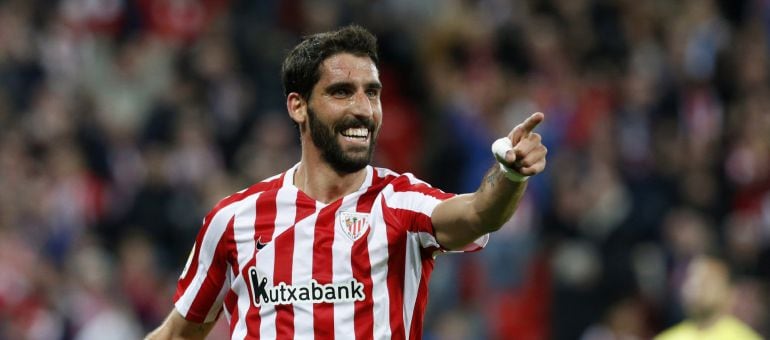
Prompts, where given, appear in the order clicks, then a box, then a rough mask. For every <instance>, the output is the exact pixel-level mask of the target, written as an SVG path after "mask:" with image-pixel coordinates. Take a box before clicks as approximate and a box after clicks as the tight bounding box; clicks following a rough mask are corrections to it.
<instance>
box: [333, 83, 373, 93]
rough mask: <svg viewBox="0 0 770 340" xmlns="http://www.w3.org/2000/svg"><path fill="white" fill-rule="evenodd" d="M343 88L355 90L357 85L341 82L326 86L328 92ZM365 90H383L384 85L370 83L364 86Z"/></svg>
mask: <svg viewBox="0 0 770 340" xmlns="http://www.w3.org/2000/svg"><path fill="white" fill-rule="evenodd" d="M343 88H355V84H353V83H352V82H349V81H341V82H338V83H333V84H329V85H328V86H326V90H327V91H333V90H337V89H343ZM364 88H366V89H376V90H381V89H382V83H380V82H378V81H373V82H369V83H366V84H365V85H364Z"/></svg>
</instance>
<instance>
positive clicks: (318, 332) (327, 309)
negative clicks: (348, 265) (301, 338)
mask: <svg viewBox="0 0 770 340" xmlns="http://www.w3.org/2000/svg"><path fill="white" fill-rule="evenodd" d="M341 205H342V200H341V199H339V200H337V201H335V202H334V203H332V204H331V205H329V206H326V207H325V208H323V209H321V212H320V213H319V214H318V219H317V220H316V224H315V232H314V239H313V279H315V280H316V281H318V283H319V284H329V283H332V278H333V272H332V270H333V267H332V260H333V256H334V255H333V254H332V244H333V243H334V226H335V223H334V217H335V216H336V213H337V209H339V208H340V206H341ZM313 332H314V333H315V338H316V339H334V304H331V303H325V302H322V303H316V304H314V305H313Z"/></svg>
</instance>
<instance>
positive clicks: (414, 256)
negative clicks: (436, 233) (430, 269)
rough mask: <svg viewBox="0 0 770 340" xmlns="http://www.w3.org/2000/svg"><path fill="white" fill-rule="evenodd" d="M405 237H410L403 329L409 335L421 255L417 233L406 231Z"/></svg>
mask: <svg viewBox="0 0 770 340" xmlns="http://www.w3.org/2000/svg"><path fill="white" fill-rule="evenodd" d="M406 237H408V238H409V239H411V242H408V241H407V242H406V259H405V261H406V263H405V265H404V330H405V332H406V335H407V336H409V328H410V326H411V325H412V316H413V315H412V314H414V308H415V307H416V305H415V301H417V290H418V289H419V288H420V277H422V256H420V250H421V247H420V240H419V237H420V236H419V233H408V234H407V236H406Z"/></svg>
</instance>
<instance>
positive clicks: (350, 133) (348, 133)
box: [340, 127, 369, 142]
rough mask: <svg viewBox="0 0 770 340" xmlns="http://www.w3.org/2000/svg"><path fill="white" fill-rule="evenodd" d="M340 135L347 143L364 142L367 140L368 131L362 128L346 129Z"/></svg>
mask: <svg viewBox="0 0 770 340" xmlns="http://www.w3.org/2000/svg"><path fill="white" fill-rule="evenodd" d="M340 134H341V135H342V136H343V137H345V139H347V140H349V141H355V142H366V141H367V140H369V129H367V128H364V127H359V128H348V129H345V130H342V132H340Z"/></svg>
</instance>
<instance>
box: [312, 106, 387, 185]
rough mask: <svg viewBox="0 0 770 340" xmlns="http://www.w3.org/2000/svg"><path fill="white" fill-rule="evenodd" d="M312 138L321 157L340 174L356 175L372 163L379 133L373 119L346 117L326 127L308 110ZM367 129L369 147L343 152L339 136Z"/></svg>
mask: <svg viewBox="0 0 770 340" xmlns="http://www.w3.org/2000/svg"><path fill="white" fill-rule="evenodd" d="M307 113H308V123H309V125H310V137H311V139H312V140H313V144H315V146H316V147H318V148H319V149H320V150H321V157H323V159H324V160H325V161H326V162H327V163H329V165H331V167H332V168H333V169H334V170H335V171H337V172H339V173H354V172H356V171H359V170H361V169H363V168H365V167H366V166H367V165H369V163H370V162H371V161H372V154H373V153H374V146H375V140H376V139H377V132H378V129H376V126H375V123H374V120H373V119H371V118H353V117H350V116H346V117H344V118H342V119H340V120H339V121H337V122H335V123H333V124H331V125H326V124H324V123H322V122H321V121H319V120H318V117H317V116H316V113H315V111H313V109H311V108H310V107H308V108H307ZM359 127H365V128H366V129H368V130H369V145H368V146H366V147H360V146H356V147H352V148H349V149H348V150H343V149H342V145H340V143H339V141H338V140H337V135H338V134H339V133H340V132H342V131H345V130H347V129H349V128H359Z"/></svg>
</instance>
